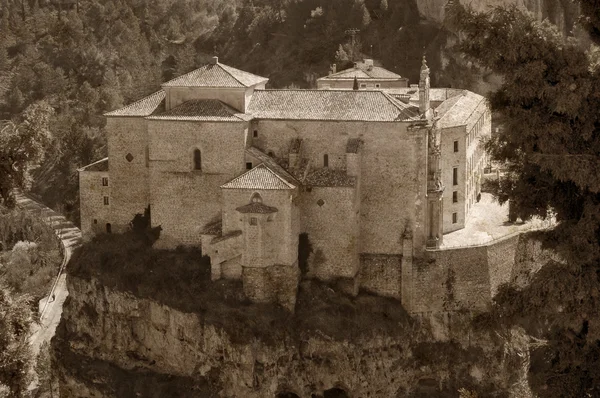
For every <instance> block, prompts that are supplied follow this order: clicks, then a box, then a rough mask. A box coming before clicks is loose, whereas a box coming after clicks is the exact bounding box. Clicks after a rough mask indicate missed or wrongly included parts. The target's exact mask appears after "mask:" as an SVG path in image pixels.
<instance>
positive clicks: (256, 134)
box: [252, 130, 258, 138]
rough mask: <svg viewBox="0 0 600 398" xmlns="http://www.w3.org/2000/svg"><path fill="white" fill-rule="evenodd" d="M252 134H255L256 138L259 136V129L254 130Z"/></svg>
mask: <svg viewBox="0 0 600 398" xmlns="http://www.w3.org/2000/svg"><path fill="white" fill-rule="evenodd" d="M252 136H253V137H254V138H257V137H258V130H254V133H253V134H252Z"/></svg>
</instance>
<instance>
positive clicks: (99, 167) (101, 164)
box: [77, 157, 108, 171]
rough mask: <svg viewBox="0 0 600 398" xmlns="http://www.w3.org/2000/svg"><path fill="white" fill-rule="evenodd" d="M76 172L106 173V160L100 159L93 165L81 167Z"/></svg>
mask: <svg viewBox="0 0 600 398" xmlns="http://www.w3.org/2000/svg"><path fill="white" fill-rule="evenodd" d="M77 171H108V158H107V157H106V158H104V159H100V160H98V161H95V162H94V163H91V164H88V165H87V166H83V167H81V168H79V169H77Z"/></svg>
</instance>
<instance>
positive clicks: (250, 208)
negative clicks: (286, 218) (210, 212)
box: [236, 202, 278, 214]
mask: <svg viewBox="0 0 600 398" xmlns="http://www.w3.org/2000/svg"><path fill="white" fill-rule="evenodd" d="M236 210H237V211H239V212H240V213H254V214H269V213H276V212H277V211H278V210H277V207H271V206H267V205H264V204H262V203H259V202H254V203H249V204H247V205H245V206H241V207H238V208H237V209H236Z"/></svg>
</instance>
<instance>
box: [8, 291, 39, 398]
mask: <svg viewBox="0 0 600 398" xmlns="http://www.w3.org/2000/svg"><path fill="white" fill-rule="evenodd" d="M28 304H29V303H28V297H27V296H25V295H17V294H14V292H12V291H11V290H10V289H9V288H7V287H6V286H5V285H3V284H2V283H1V282H0V396H2V397H4V396H6V397H17V398H20V397H22V396H25V395H24V394H25V392H26V388H27V385H28V383H29V381H30V380H29V374H28V371H27V370H28V369H29V366H30V364H31V361H32V359H33V358H32V355H31V351H30V350H29V339H28V337H29V330H30V329H29V328H30V326H31V311H30V309H29V305H28ZM3 394H6V395H3Z"/></svg>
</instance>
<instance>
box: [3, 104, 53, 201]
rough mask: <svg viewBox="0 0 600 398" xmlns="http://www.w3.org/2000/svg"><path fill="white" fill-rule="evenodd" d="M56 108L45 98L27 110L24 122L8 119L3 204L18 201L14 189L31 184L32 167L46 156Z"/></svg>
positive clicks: (24, 114)
mask: <svg viewBox="0 0 600 398" xmlns="http://www.w3.org/2000/svg"><path fill="white" fill-rule="evenodd" d="M52 112H53V109H52V108H51V107H50V105H48V103H46V102H44V101H41V102H37V103H34V104H32V105H31V106H29V107H28V108H27V109H25V111H24V112H23V115H22V117H21V119H22V120H21V122H20V123H18V124H17V123H15V122H13V121H9V122H7V123H6V124H5V125H4V126H1V129H0V171H1V172H0V200H1V201H0V204H4V206H7V207H13V206H14V205H15V202H14V197H13V190H14V189H15V188H27V187H28V186H29V185H30V184H31V179H30V175H29V170H30V169H31V167H33V166H35V165H37V164H38V163H39V162H40V161H42V160H43V159H44V152H45V151H46V150H47V149H49V146H50V142H51V135H50V130H49V122H50V117H51V115H52Z"/></svg>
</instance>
